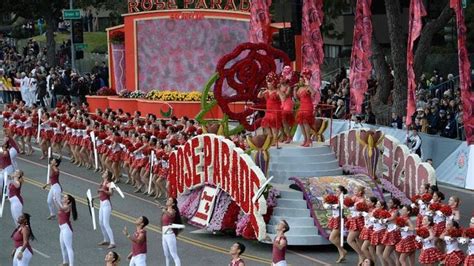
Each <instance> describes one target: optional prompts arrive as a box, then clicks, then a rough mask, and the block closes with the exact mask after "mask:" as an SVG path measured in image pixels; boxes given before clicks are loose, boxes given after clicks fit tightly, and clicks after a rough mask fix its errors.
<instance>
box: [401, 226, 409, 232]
mask: <svg viewBox="0 0 474 266" xmlns="http://www.w3.org/2000/svg"><path fill="white" fill-rule="evenodd" d="M408 229H409V228H408V226H405V227H402V228H401V230H402V231H403V232H408Z"/></svg>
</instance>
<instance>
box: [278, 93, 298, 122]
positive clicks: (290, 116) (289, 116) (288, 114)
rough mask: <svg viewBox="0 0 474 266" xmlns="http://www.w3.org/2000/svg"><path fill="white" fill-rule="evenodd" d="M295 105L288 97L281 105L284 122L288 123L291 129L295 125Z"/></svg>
mask: <svg viewBox="0 0 474 266" xmlns="http://www.w3.org/2000/svg"><path fill="white" fill-rule="evenodd" d="M294 105H295V104H294V102H293V99H292V98H291V96H287V97H286V99H285V100H284V101H283V103H282V104H281V109H282V110H283V112H282V119H283V122H285V123H287V124H288V125H289V126H290V127H291V126H293V125H294V124H295V114H294V113H293V107H294Z"/></svg>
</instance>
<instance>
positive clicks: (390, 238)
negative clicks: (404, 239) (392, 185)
mask: <svg viewBox="0 0 474 266" xmlns="http://www.w3.org/2000/svg"><path fill="white" fill-rule="evenodd" d="M400 204H401V203H400V200H399V199H397V198H392V199H391V200H389V201H388V204H387V206H388V208H389V210H390V215H391V216H390V218H388V219H387V222H386V223H388V224H387V231H385V234H384V236H383V239H382V244H383V245H384V246H385V248H384V251H383V260H384V261H385V263H386V264H387V265H395V261H394V260H393V259H392V253H393V251H394V250H395V245H396V244H397V243H398V242H399V241H400V240H401V235H400V230H399V229H398V228H397V225H396V223H395V222H396V219H397V217H398V209H399V207H400ZM397 257H398V256H397Z"/></svg>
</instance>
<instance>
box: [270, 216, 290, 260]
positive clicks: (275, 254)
mask: <svg viewBox="0 0 474 266" xmlns="http://www.w3.org/2000/svg"><path fill="white" fill-rule="evenodd" d="M289 230H290V226H289V225H288V223H287V222H286V221H285V220H281V221H280V222H279V223H278V224H277V226H276V231H277V235H276V236H275V239H274V240H273V249H272V265H273V266H286V265H288V264H287V263H286V259H285V257H286V248H287V246H288V241H287V239H286V236H285V233H286V232H288V231H289Z"/></svg>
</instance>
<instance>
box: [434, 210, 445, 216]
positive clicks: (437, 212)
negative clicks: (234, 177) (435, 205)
mask: <svg viewBox="0 0 474 266" xmlns="http://www.w3.org/2000/svg"><path fill="white" fill-rule="evenodd" d="M435 213H436V215H438V216H444V214H443V212H441V211H439V210H438V211H436V212H435Z"/></svg>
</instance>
